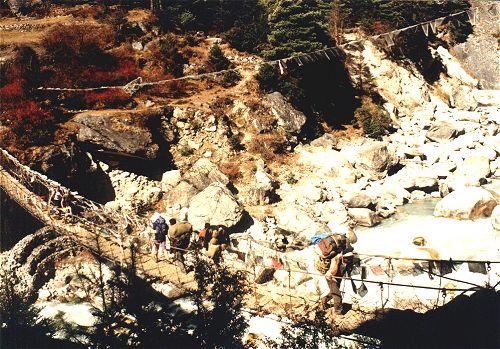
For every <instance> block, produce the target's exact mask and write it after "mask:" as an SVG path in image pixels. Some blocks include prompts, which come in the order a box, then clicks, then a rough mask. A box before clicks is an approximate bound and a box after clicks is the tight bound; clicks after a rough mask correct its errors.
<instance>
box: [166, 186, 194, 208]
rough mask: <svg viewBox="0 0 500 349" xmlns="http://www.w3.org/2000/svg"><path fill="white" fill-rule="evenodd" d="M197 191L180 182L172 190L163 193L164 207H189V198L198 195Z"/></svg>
mask: <svg viewBox="0 0 500 349" xmlns="http://www.w3.org/2000/svg"><path fill="white" fill-rule="evenodd" d="M198 192H199V190H198V189H196V188H195V187H194V186H193V185H191V184H190V183H188V182H186V181H181V182H180V183H179V184H177V185H176V186H175V187H174V188H171V189H169V190H167V191H165V194H164V195H163V198H164V202H165V206H167V207H173V206H174V205H176V204H178V205H180V206H181V207H187V206H189V202H190V201H191V198H192V197H193V196H195V195H196V194H198Z"/></svg>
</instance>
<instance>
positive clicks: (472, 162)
mask: <svg viewBox="0 0 500 349" xmlns="http://www.w3.org/2000/svg"><path fill="white" fill-rule="evenodd" d="M490 173H491V169H490V160H489V159H488V158H487V157H486V156H481V155H480V156H470V157H468V158H466V159H465V160H464V161H463V163H462V164H461V165H460V166H458V168H457V170H456V171H455V172H454V175H456V176H463V177H467V178H469V179H471V180H474V181H479V180H481V179H483V178H487V177H488V176H489V175H490Z"/></svg>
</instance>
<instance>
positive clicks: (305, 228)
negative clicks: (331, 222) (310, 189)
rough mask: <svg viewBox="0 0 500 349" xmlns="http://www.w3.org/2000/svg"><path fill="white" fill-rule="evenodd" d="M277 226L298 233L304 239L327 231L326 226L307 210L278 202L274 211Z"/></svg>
mask: <svg viewBox="0 0 500 349" xmlns="http://www.w3.org/2000/svg"><path fill="white" fill-rule="evenodd" d="M274 216H275V217H276V223H277V225H278V227H279V228H282V229H284V230H288V231H293V232H296V233H298V234H299V235H300V236H302V237H303V238H305V239H309V238H310V237H311V236H313V235H314V234H317V233H320V232H324V231H327V227H326V226H325V225H323V224H320V223H317V222H316V221H315V220H314V219H313V218H312V217H311V216H310V215H309V214H308V213H307V212H305V211H304V210H302V209H301V208H299V207H298V206H296V205H294V204H290V203H285V202H280V203H279V204H278V205H277V207H276V208H275V211H274Z"/></svg>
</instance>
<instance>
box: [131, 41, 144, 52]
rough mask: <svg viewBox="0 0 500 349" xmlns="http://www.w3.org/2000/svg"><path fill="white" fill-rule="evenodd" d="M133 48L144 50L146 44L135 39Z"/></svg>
mask: <svg viewBox="0 0 500 349" xmlns="http://www.w3.org/2000/svg"><path fill="white" fill-rule="evenodd" d="M132 48H133V49H134V50H136V51H142V50H143V49H144V45H143V44H142V42H140V41H135V42H133V43H132Z"/></svg>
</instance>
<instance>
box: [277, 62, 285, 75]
mask: <svg viewBox="0 0 500 349" xmlns="http://www.w3.org/2000/svg"><path fill="white" fill-rule="evenodd" d="M278 66H279V68H280V74H281V75H284V74H285V68H284V67H283V64H282V63H281V60H280V61H278Z"/></svg>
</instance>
